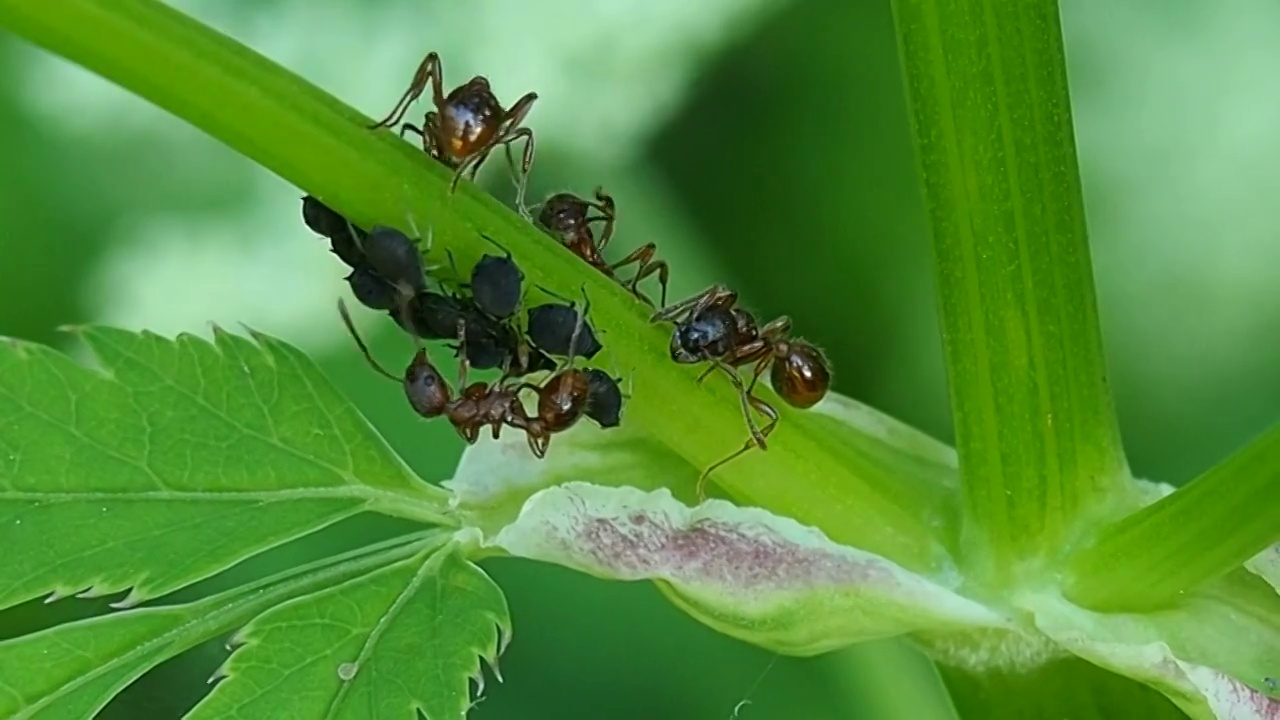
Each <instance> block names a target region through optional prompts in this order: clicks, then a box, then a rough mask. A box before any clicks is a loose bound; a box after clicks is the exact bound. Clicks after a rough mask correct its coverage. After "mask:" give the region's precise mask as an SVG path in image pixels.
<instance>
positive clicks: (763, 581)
mask: <svg viewBox="0 0 1280 720" xmlns="http://www.w3.org/2000/svg"><path fill="white" fill-rule="evenodd" d="M565 529H566V531H567V532H566V533H565V534H564V535H563V536H562V542H563V544H564V547H565V549H566V551H569V550H570V549H571V548H575V549H577V551H579V552H586V553H588V554H590V556H591V558H592V559H593V560H594V561H595V563H598V564H599V565H600V566H602V567H608V568H611V569H612V570H613V571H614V572H615V573H616V574H617V575H618V576H619V577H622V578H629V579H641V578H653V577H662V578H667V579H670V580H677V581H685V582H691V583H698V584H703V585H707V584H714V585H720V586H723V587H725V588H735V589H738V590H745V589H754V590H762V591H777V590H786V589H796V588H812V587H814V586H824V585H825V586H837V585H850V584H865V583H884V584H888V583H890V582H891V581H892V577H891V575H890V573H889V572H888V571H886V570H885V569H884V568H881V567H878V566H875V565H872V564H869V563H866V562H859V561H857V560H853V559H851V558H848V557H841V556H839V555H837V554H835V553H831V552H825V551H823V550H821V549H818V548H815V547H812V546H803V545H801V544H799V543H796V542H792V541H789V540H787V539H786V538H783V537H781V536H779V535H778V534H777V533H775V532H772V531H771V530H770V529H768V528H766V527H762V526H750V525H732V524H729V523H725V522H720V521H716V520H707V519H703V520H698V521H695V522H694V523H693V524H691V525H690V526H688V527H678V526H675V525H674V524H673V523H672V522H671V521H670V519H669V518H667V517H665V516H662V515H657V514H655V515H648V514H645V513H644V512H639V511H636V512H631V513H629V514H628V516H627V517H626V518H625V520H622V521H619V520H615V519H613V518H602V517H587V516H578V517H576V518H574V519H573V520H572V522H571V524H570V525H569V526H568V527H567V528H565Z"/></svg>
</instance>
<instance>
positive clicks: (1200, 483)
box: [1065, 425, 1280, 611]
mask: <svg viewBox="0 0 1280 720" xmlns="http://www.w3.org/2000/svg"><path fill="white" fill-rule="evenodd" d="M1276 542H1280V425H1277V426H1275V427H1272V428H1271V429H1270V430H1268V431H1267V432H1266V433H1264V434H1263V435H1262V436H1261V437H1259V438H1257V439H1255V440H1254V441H1253V442H1251V443H1250V444H1249V445H1247V446H1246V447H1244V448H1243V449H1241V450H1239V451H1237V452H1236V453H1235V454H1234V455H1232V456H1231V457H1229V458H1227V459H1226V460H1224V461H1222V462H1221V463H1219V464H1218V465H1217V466H1215V467H1213V468H1210V469H1209V470H1208V471H1206V472H1205V473H1204V474H1203V475H1201V476H1200V477H1198V478H1196V479H1195V480H1192V481H1191V482H1190V483H1188V484H1187V485H1186V486H1185V487H1183V488H1181V489H1180V490H1178V491H1177V492H1175V493H1173V494H1171V495H1168V496H1166V497H1165V498H1163V499H1161V500H1159V501H1158V502H1156V503H1153V504H1151V505H1148V506H1147V507H1145V508H1143V509H1142V510H1140V511H1138V512H1136V513H1134V514H1133V515H1130V516H1129V517H1126V518H1124V519H1123V520H1121V521H1120V522H1118V523H1116V524H1115V525H1113V526H1112V527H1110V528H1108V529H1107V530H1105V531H1104V532H1103V533H1102V534H1101V535H1100V536H1099V537H1098V539H1097V540H1096V541H1095V542H1093V543H1091V544H1090V545H1088V546H1086V547H1085V548H1083V549H1081V550H1080V551H1079V552H1077V553H1076V554H1075V555H1074V556H1073V557H1072V558H1071V561H1070V563H1069V565H1068V569H1069V575H1068V578H1067V583H1066V588H1065V591H1066V594H1067V597H1069V598H1070V599H1071V600H1072V601H1074V602H1076V603H1079V604H1080V605H1083V606H1085V607H1089V608H1094V609H1098V610H1107V611H1115V610H1146V609H1151V608H1156V607H1159V606H1161V605H1166V604H1168V603H1170V602H1172V601H1174V600H1176V599H1177V598H1178V597H1179V596H1180V595H1181V594H1182V593H1185V592H1187V591H1190V590H1193V589H1195V588H1196V587H1197V586H1199V585H1202V584H1203V583H1205V582H1208V581H1210V580H1213V579H1215V578H1217V577H1220V576H1222V575H1224V574H1226V573H1227V572H1229V571H1230V570H1232V569H1233V568H1236V567H1239V566H1240V565H1241V564H1242V563H1243V562H1244V561H1245V560H1248V559H1249V558H1251V557H1253V556H1254V555H1257V554H1258V553H1259V552H1261V551H1262V550H1263V549H1264V548H1266V547H1268V546H1270V545H1271V544H1273V543H1276Z"/></svg>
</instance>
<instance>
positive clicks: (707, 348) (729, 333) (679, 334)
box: [671, 308, 738, 364]
mask: <svg viewBox="0 0 1280 720" xmlns="http://www.w3.org/2000/svg"><path fill="white" fill-rule="evenodd" d="M737 329H738V326H737V319H736V318H735V317H734V315H733V313H732V312H731V311H730V310H725V309H720V308H709V309H707V310H704V311H703V312H701V313H698V315H697V316H695V317H692V318H689V319H688V320H686V321H684V322H682V323H680V324H679V325H677V326H676V331H675V332H674V333H672V334H671V359H672V360H674V361H676V362H678V363H684V364H693V363H699V362H703V361H704V360H710V359H712V358H718V357H723V356H724V355H725V354H727V353H728V352H729V351H730V350H731V349H733V346H734V340H735V337H736V335H737Z"/></svg>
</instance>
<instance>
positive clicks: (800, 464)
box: [0, 0, 945, 569]
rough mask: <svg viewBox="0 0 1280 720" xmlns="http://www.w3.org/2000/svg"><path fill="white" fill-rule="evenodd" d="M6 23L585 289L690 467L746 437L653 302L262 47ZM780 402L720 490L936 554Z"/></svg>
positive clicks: (908, 499)
mask: <svg viewBox="0 0 1280 720" xmlns="http://www.w3.org/2000/svg"><path fill="white" fill-rule="evenodd" d="M0 25H3V26H5V27H7V28H8V29H9V30H11V31H13V32H15V33H17V34H18V35H20V36H23V37H25V38H27V39H29V40H31V41H32V42H35V43H36V44H39V45H42V46H44V47H45V48H47V49H49V50H51V51H53V52H55V53H58V54H60V55H63V56H65V57H67V58H70V59H71V60H73V61H75V62H78V63H80V64H81V65H83V66H85V67H87V68H89V69H90V70H93V71H94V72H97V73H99V74H101V75H103V76H104V77H106V78H108V79H110V80H112V81H113V82H115V83H117V84H119V85H121V86H122V87H125V88H127V89H129V90H131V91H133V92H135V93H137V94H139V95H141V96H142V97H144V98H146V99H148V100H150V101H152V102H154V103H156V104H157V105H159V106H161V107H163V108H166V109H167V110H169V111H170V112H172V113H174V114H175V115H177V116H179V117H181V118H183V119H185V120H187V121H188V122H190V123H192V124H193V125H195V126H197V127H199V128H201V129H203V130H204V131H206V132H208V133H209V134H210V135H212V136H214V137H216V138H218V139H219V140H221V141H222V142H224V143H226V144H227V145H229V146H231V147H232V148H234V149H236V150H238V151H239V152H241V153H243V154H244V155H246V156H248V157H249V158H251V159H253V160H255V161H257V162H258V163H260V164H262V165H263V166H264V167H266V168H268V169H269V170H271V171H273V172H275V173H276V174H278V175H279V176H281V177H282V178H284V179H286V180H288V181H289V182H292V183H293V184H295V185H297V186H298V187H300V188H303V189H304V190H305V191H307V192H309V193H311V194H313V195H315V196H316V197H318V198H320V199H321V200H323V201H324V202H325V203H327V204H329V205H330V206H332V207H334V208H335V209H337V210H338V211H339V212H342V213H343V214H344V215H346V216H348V217H349V218H351V220H352V221H353V222H355V223H357V224H361V225H366V226H367V225H368V224H372V223H373V222H375V221H376V222H381V223H383V224H387V225H393V226H396V227H400V228H401V229H404V230H406V231H408V230H410V229H411V228H410V227H409V223H408V221H407V216H408V215H409V214H410V213H412V214H413V216H414V217H416V218H418V221H417V224H418V225H420V226H422V231H423V232H424V233H425V232H426V229H427V226H428V225H429V226H430V227H431V229H432V230H433V237H434V242H435V249H434V250H433V253H432V254H436V253H439V254H440V256H441V258H443V250H445V249H448V250H451V251H452V252H453V253H454V255H455V256H456V257H457V260H458V262H459V263H460V264H462V266H463V267H466V266H467V265H468V264H470V263H472V262H474V261H475V260H476V259H478V258H479V256H480V255H481V254H482V253H483V252H485V251H486V250H491V246H489V245H488V244H487V243H485V242H483V240H481V239H480V238H479V235H478V234H477V231H479V232H483V233H485V234H488V235H489V236H491V237H493V238H495V239H497V240H498V241H499V242H500V243H501V244H502V245H504V246H505V247H507V248H508V249H510V251H511V252H512V253H513V254H514V255H515V256H516V257H517V258H518V259H519V262H520V264H521V267H522V268H523V269H524V271H525V274H526V278H527V281H528V282H529V284H530V285H534V284H537V285H541V286H544V287H548V288H552V289H554V290H555V291H557V292H559V293H561V294H562V295H571V294H577V292H578V289H579V287H584V288H585V289H586V290H587V291H588V293H589V295H590V297H591V301H592V313H593V319H594V320H595V322H596V324H597V326H600V327H603V328H605V329H606V330H607V331H608V336H607V337H608V351H607V352H606V353H605V354H602V355H601V356H600V357H599V358H598V359H597V361H596V362H597V363H598V364H600V365H601V366H602V367H606V368H607V367H610V366H615V367H618V368H619V369H622V370H623V371H624V372H627V373H628V374H630V375H632V380H633V382H634V395H633V397H632V398H631V400H630V401H629V402H628V408H627V417H626V422H628V423H639V424H640V426H641V427H643V428H644V429H645V430H646V431H647V432H649V433H650V434H652V435H653V436H654V437H655V438H657V439H659V440H660V441H661V442H663V443H665V444H667V445H668V446H670V447H671V448H672V449H673V450H674V451H676V452H677V453H678V454H680V455H681V456H683V457H685V458H687V459H688V460H689V461H690V463H691V464H692V465H693V466H694V467H698V468H701V467H707V466H708V465H710V464H711V463H713V462H715V461H717V460H719V459H721V458H722V457H724V456H725V455H727V454H728V453H729V452H731V451H732V450H734V449H736V448H738V447H740V446H741V443H742V442H743V439H744V436H745V428H744V425H743V420H742V417H741V415H740V411H739V409H738V407H739V406H738V399H737V396H736V395H735V394H734V392H733V391H732V389H731V388H730V387H729V386H728V383H724V382H717V381H716V379H715V378H713V379H712V380H709V381H708V382H706V383H703V384H702V385H698V384H695V382H694V378H695V377H696V375H697V374H698V372H699V370H700V368H689V367H678V366H676V365H674V364H673V363H671V362H670V360H669V358H668V355H667V349H666V347H667V340H668V338H669V333H670V330H669V328H665V327H658V326H653V325H650V324H649V323H648V321H647V317H648V314H649V310H648V308H647V307H645V306H644V305H642V304H640V303H639V302H637V301H636V300H635V299H634V298H633V297H632V296H631V295H629V294H628V293H627V292H625V291H624V290H622V289H621V288H620V287H618V285H617V284H616V283H614V282H611V281H610V280H608V279H607V278H605V277H604V276H603V275H601V274H600V273H597V272H595V271H593V270H590V269H589V268H587V266H586V265H584V264H583V263H582V262H581V261H579V260H578V259H577V258H575V257H574V256H572V255H571V254H570V253H568V252H567V251H566V250H565V249H564V248H562V247H560V246H559V245H557V244H556V243H555V242H554V241H552V240H551V239H550V238H549V237H548V236H546V235H544V234H543V233H541V232H539V231H538V230H536V229H535V228H534V227H533V226H532V225H531V224H530V223H528V222H527V221H526V220H524V219H522V218H521V217H519V216H518V215H516V214H515V213H513V212H511V211H510V210H508V209H506V208H505V207H503V206H502V205H500V204H499V203H498V202H497V201H496V200H494V199H492V198H491V197H489V196H487V195H484V194H483V193H481V192H480V191H478V190H477V189H476V188H475V187H474V186H471V185H470V184H469V183H467V182H463V183H462V186H461V187H460V188H459V190H458V192H457V193H456V194H453V195H450V194H449V193H448V190H447V187H448V181H449V179H450V177H449V173H448V172H447V171H446V170H445V169H444V168H443V167H441V166H440V165H438V164H437V163H435V162H433V161H430V160H429V159H428V158H426V157H425V155H424V154H423V153H422V152H421V151H420V150H419V149H417V148H414V147H413V146H411V145H409V144H408V143H406V142H403V141H401V140H399V139H398V138H396V137H395V135H394V134H393V133H390V132H385V131H383V132H371V131H369V130H367V129H366V127H367V124H368V123H369V122H370V120H369V118H367V117H365V116H363V115H362V114H360V113H358V112H356V111H355V110H352V109H350V108H348V107H347V106H345V105H343V104H342V103H340V102H339V101H338V100H336V99H334V98H333V97H331V96H329V95H328V94H326V93H324V92H323V91H321V90H319V89H318V88H316V87H314V86H312V85H310V84H309V83H307V82H306V81H304V80H302V79H301V78H299V77H297V76H295V75H293V74H291V73H289V72H288V71H286V70H285V69H283V68H281V67H279V66H278V65H276V64H274V63H272V62H270V61H269V60H267V59H266V58H263V57H262V56H260V55H258V54H257V53H254V52H253V51H251V50H249V49H248V48H245V47H243V46H242V45H240V44H238V43H236V42H235V41H233V40H231V39H230V38H227V37H226V36H224V35H222V34H220V33H218V32H216V31H214V30H212V29H210V28H207V27H205V26H203V25H201V24H200V23H198V22H196V21H194V20H192V19H191V18H188V17H186V16H184V15H182V14H181V13H179V12H177V11H175V10H173V9H171V8H169V7H167V6H165V5H163V4H161V3H158V2H155V1H154V0H128V1H127V2H124V1H121V0H50V1H49V2H33V1H32V0H0ZM408 71H409V69H408V68H406V73H405V80H406V82H407V81H408V77H409V72H408ZM392 99H394V98H391V97H389V98H388V100H389V101H390V100H392ZM536 117H537V109H536V106H535V109H534V111H533V113H532V118H533V120H534V122H536ZM499 155H500V154H499ZM286 211H287V212H298V210H297V209H296V208H295V209H293V210H288V209H283V208H282V209H281V212H286ZM315 242H316V244H317V248H319V247H320V244H321V243H320V241H318V240H317V241H315ZM434 259H435V258H433V260H434ZM335 281H336V277H335ZM335 322H336V318H335ZM779 405H780V409H781V410H782V423H781V425H780V427H779V428H778V430H777V432H776V433H774V435H773V436H772V437H771V438H770V442H769V449H768V451H767V452H759V451H756V452H753V453H751V454H750V456H748V457H744V458H742V459H740V460H738V461H736V462H735V463H733V465H732V466H731V467H729V466H727V467H726V468H725V471H724V472H720V473H717V475H716V479H717V481H718V482H719V483H720V484H721V486H722V487H724V488H725V489H726V490H728V491H729V492H730V494H732V495H733V496H734V497H736V498H737V499H738V500H739V501H742V502H746V503H749V504H755V505H760V506H763V507H766V508H768V509H770V510H772V511H773V512H776V513H779V514H783V515H788V516H791V517H794V518H796V519H797V520H799V521H801V522H804V523H807V524H811V525H814V526H817V527H819V528H821V529H822V530H824V531H825V532H826V533H827V534H828V535H829V536H831V537H832V538H833V539H835V540H837V541H839V542H844V543H848V544H851V545H855V546H858V547H862V548H865V549H868V550H870V551H872V552H877V553H880V554H883V555H885V556H887V557H889V558H892V559H894V560H895V561H897V562H899V563H901V564H903V565H905V566H907V567H911V568H915V569H923V568H929V567H935V566H937V565H938V564H939V563H940V562H942V558H943V557H945V555H944V554H943V552H942V551H941V549H940V546H939V544H938V543H937V542H936V541H935V539H934V531H933V529H932V528H930V527H929V521H928V520H927V519H926V517H925V516H926V513H925V512H922V511H921V510H920V508H919V507H917V506H915V505H914V504H913V501H912V497H913V496H914V495H916V494H918V493H915V491H907V490H904V489H903V483H901V482H899V478H897V477H895V476H894V474H893V473H892V472H886V471H885V469H884V466H883V463H880V464H877V461H876V460H875V459H874V458H872V459H871V460H867V461H865V462H861V464H856V463H855V464H853V465H851V464H850V463H849V454H848V453H843V454H842V450H841V449H840V448H839V447H834V446H835V445H837V444H838V443H837V442H834V441H831V440H827V439H826V438H824V437H821V436H820V434H819V433H815V432H807V430H808V429H809V428H811V427H812V425H811V423H812V422H813V421H812V420H811V419H809V418H806V417H805V413H802V412H797V411H792V410H791V409H789V408H787V407H786V406H785V405H781V404H779ZM824 441H825V442H826V445H827V446H824ZM868 441H870V442H879V441H878V440H876V439H874V438H871V437H868ZM890 450H891V449H890ZM552 452H555V450H554V443H553V448H552ZM584 479H589V478H584Z"/></svg>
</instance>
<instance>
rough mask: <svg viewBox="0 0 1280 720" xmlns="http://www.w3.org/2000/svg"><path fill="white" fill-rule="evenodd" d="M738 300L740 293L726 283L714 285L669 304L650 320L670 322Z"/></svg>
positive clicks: (729, 304) (729, 305)
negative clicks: (725, 284)
mask: <svg viewBox="0 0 1280 720" xmlns="http://www.w3.org/2000/svg"><path fill="white" fill-rule="evenodd" d="M737 301H738V293H736V292H734V291H733V290H730V289H729V288H727V287H725V286H724V285H712V286H711V287H709V288H707V289H706V290H703V291H702V292H700V293H698V294H697V295H694V296H693V297H691V298H686V299H684V300H681V301H680V302H678V303H675V304H673V305H668V306H666V307H664V308H662V309H661V310H659V311H658V312H656V313H654V314H653V316H652V317H650V318H649V322H669V321H673V320H676V319H677V318H680V317H682V316H684V317H693V316H695V315H699V314H701V313H702V312H703V311H705V310H707V309H708V308H712V307H725V308H727V307H732V306H733V304H734V303H736V302H737Z"/></svg>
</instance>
